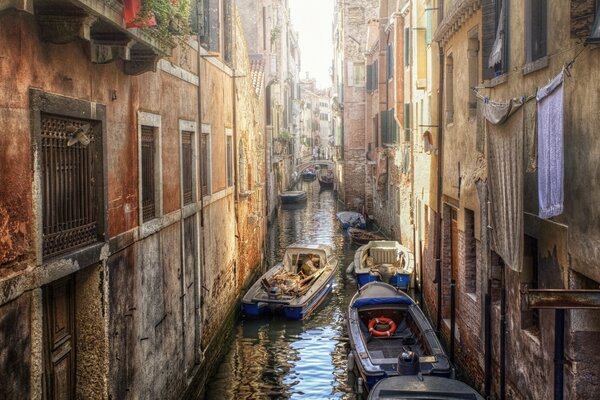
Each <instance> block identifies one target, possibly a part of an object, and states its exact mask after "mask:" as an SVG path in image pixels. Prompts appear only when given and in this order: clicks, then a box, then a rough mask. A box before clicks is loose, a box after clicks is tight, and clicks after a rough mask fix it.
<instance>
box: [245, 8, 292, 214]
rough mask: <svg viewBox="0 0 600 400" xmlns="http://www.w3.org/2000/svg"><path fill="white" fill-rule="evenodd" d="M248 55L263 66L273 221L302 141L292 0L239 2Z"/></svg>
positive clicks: (270, 208)
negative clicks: (290, 2) (291, 9)
mask: <svg viewBox="0 0 600 400" xmlns="http://www.w3.org/2000/svg"><path fill="white" fill-rule="evenodd" d="M236 4H237V6H238V8H239V10H240V17H241V21H242V26H243V29H244V32H245V36H246V38H247V39H246V40H247V45H248V52H249V54H250V57H251V58H252V59H253V60H256V61H255V62H256V65H259V64H260V65H261V66H260V68H261V69H262V71H263V73H262V75H263V77H262V78H261V83H262V87H261V91H262V92H264V97H263V98H264V104H265V113H264V124H265V127H266V128H265V135H266V136H265V141H266V145H267V160H266V164H267V166H268V168H267V170H266V171H267V188H268V193H267V204H266V207H267V210H268V215H269V219H271V218H272V217H273V215H274V213H275V210H276V208H277V205H278V204H279V194H280V193H281V192H282V191H285V190H287V188H288V187H289V186H290V184H292V183H293V173H294V167H295V165H296V160H294V154H295V152H296V150H295V147H296V146H297V145H298V143H299V140H300V134H299V130H300V103H299V98H300V93H299V92H300V91H299V85H298V84H299V81H300V48H299V46H298V35H297V33H296V32H295V31H294V30H293V27H292V23H291V19H290V10H289V5H288V0H260V1H253V0H236Z"/></svg>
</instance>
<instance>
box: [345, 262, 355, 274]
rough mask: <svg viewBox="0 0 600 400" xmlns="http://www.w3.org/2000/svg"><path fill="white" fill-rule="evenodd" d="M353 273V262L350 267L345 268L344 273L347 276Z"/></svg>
mask: <svg viewBox="0 0 600 400" xmlns="http://www.w3.org/2000/svg"><path fill="white" fill-rule="evenodd" d="M353 271H354V261H353V262H351V263H350V265H348V268H346V273H347V274H351V273H352V272H353Z"/></svg>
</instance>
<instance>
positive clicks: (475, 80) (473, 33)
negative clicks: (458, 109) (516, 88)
mask: <svg viewBox="0 0 600 400" xmlns="http://www.w3.org/2000/svg"><path fill="white" fill-rule="evenodd" d="M478 30H479V29H478V28H477V27H476V28H473V29H471V30H470V31H469V33H468V36H469V43H468V48H467V62H468V66H469V87H468V90H469V113H470V114H469V115H471V116H475V112H476V110H477V96H476V93H475V91H474V90H473V89H474V88H475V87H477V85H478V84H479V37H478Z"/></svg>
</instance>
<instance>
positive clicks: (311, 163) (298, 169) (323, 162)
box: [295, 160, 335, 173]
mask: <svg viewBox="0 0 600 400" xmlns="http://www.w3.org/2000/svg"><path fill="white" fill-rule="evenodd" d="M315 165H319V166H323V165H326V166H328V167H334V166H335V163H334V162H333V161H331V160H311V161H306V162H304V163H302V164H299V165H297V166H296V167H295V170H296V172H298V173H302V171H304V170H305V169H307V168H310V167H313V166H315Z"/></svg>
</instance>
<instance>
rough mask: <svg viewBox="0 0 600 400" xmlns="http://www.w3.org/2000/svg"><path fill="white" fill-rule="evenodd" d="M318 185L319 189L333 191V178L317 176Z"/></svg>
mask: <svg viewBox="0 0 600 400" xmlns="http://www.w3.org/2000/svg"><path fill="white" fill-rule="evenodd" d="M319 185H320V186H321V189H333V176H328V175H325V176H319Z"/></svg>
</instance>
